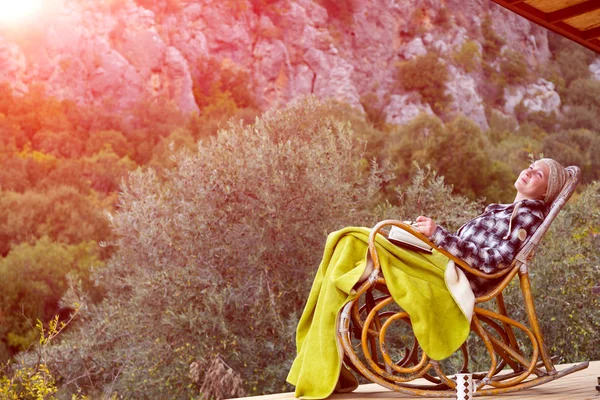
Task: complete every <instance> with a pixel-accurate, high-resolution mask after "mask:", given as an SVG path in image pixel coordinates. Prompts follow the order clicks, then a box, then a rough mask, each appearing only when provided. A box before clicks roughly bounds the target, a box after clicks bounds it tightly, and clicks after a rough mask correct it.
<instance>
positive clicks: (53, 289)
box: [0, 238, 102, 362]
mask: <svg viewBox="0 0 600 400" xmlns="http://www.w3.org/2000/svg"><path fill="white" fill-rule="evenodd" d="M101 265H102V262H101V261H100V249H99V247H98V245H97V244H96V243H94V242H89V243H81V244H79V245H72V246H69V245H65V244H61V243H54V242H52V241H50V240H49V239H48V238H42V239H40V240H39V241H37V242H36V243H35V244H34V245H29V244H27V243H22V244H20V245H18V246H14V247H13V248H12V249H11V252H10V253H9V254H8V256H6V257H4V258H2V259H0V347H2V348H4V351H2V353H4V356H5V357H6V356H10V355H12V354H15V353H16V352H17V351H21V350H25V349H27V348H29V346H30V345H31V344H32V343H33V342H34V341H35V340H36V337H37V336H38V332H37V330H36V329H35V328H34V323H35V321H36V320H40V321H44V322H47V321H49V320H50V319H51V318H52V317H53V316H54V315H55V314H56V313H59V312H63V313H64V312H67V310H61V307H60V306H59V300H60V299H61V298H62V297H63V295H64V293H65V291H66V289H67V274H72V275H73V276H78V277H79V279H81V280H82V281H83V282H85V285H86V288H87V289H88V290H90V289H91V286H92V285H91V282H90V279H89V275H90V270H91V268H92V267H93V266H96V267H99V266H101ZM92 293H93V295H94V297H95V298H96V299H97V298H98V297H99V293H98V292H97V291H96V290H92ZM92 293H91V294H92ZM4 361H6V358H4V357H3V358H2V359H0V362H4Z"/></svg>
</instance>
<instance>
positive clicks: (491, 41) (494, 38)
mask: <svg viewBox="0 0 600 400" xmlns="http://www.w3.org/2000/svg"><path fill="white" fill-rule="evenodd" d="M481 34H482V35H483V60H484V61H486V62H493V61H495V60H496V59H497V58H499V56H500V50H501V49H502V46H504V44H505V43H506V41H505V40H504V39H503V38H502V37H500V36H499V35H498V34H497V33H496V31H495V30H494V27H493V24H492V18H491V17H490V15H489V14H488V15H486V16H485V18H484V19H483V21H481Z"/></svg>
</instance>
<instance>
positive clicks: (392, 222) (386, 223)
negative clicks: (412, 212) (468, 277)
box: [369, 219, 512, 279]
mask: <svg viewBox="0 0 600 400" xmlns="http://www.w3.org/2000/svg"><path fill="white" fill-rule="evenodd" d="M385 226H396V227H398V228H400V229H403V230H405V231H407V232H409V233H410V234H412V235H414V236H416V237H417V238H419V239H421V240H422V241H424V242H425V243H427V244H428V245H430V246H431V247H432V248H434V249H436V250H437V251H439V252H440V253H442V254H443V255H445V256H446V257H448V258H449V259H451V260H452V261H454V262H455V263H456V264H457V265H458V266H460V267H461V268H462V269H463V270H465V271H467V272H469V273H471V274H473V275H476V276H479V277H482V278H485V279H496V278H499V277H501V276H504V275H506V274H507V273H508V272H509V271H511V270H512V268H504V269H501V270H500V271H497V272H494V273H492V274H487V273H485V272H483V271H480V270H478V269H476V268H473V267H471V266H469V264H467V263H466V262H464V261H463V260H461V259H460V258H458V257H456V256H455V255H453V254H451V253H449V252H448V251H447V250H445V249H443V248H441V247H438V246H437V245H436V244H435V243H433V242H432V241H430V240H429V238H428V237H427V236H425V235H423V234H422V233H421V232H419V231H417V230H416V229H414V228H413V227H412V226H410V225H408V224H405V223H404V222H402V221H397V220H393V219H388V220H385V221H381V222H379V223H378V224H377V225H375V226H374V227H373V228H372V229H371V234H370V235H369V253H370V254H371V258H372V259H373V268H374V269H375V270H378V269H379V268H380V266H379V257H378V255H377V250H376V247H375V237H376V236H377V234H378V233H379V231H380V230H381V229H382V228H383V227H385Z"/></svg>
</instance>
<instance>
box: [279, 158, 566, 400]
mask: <svg viewBox="0 0 600 400" xmlns="http://www.w3.org/2000/svg"><path fill="white" fill-rule="evenodd" d="M567 178H568V172H567V171H566V170H565V169H564V168H563V167H562V166H561V165H560V164H559V163H558V162H556V161H554V160H552V159H549V158H544V159H541V160H538V161H536V162H534V163H533V164H531V165H530V166H529V168H527V169H525V170H523V171H522V172H521V173H520V174H519V177H518V179H517V180H516V182H515V184H514V186H515V188H516V190H517V195H516V197H515V200H514V202H513V203H512V204H491V205H489V206H488V207H487V208H486V209H485V212H484V213H483V214H481V215H480V216H478V217H476V218H474V219H473V220H471V221H469V222H467V223H466V224H465V225H463V226H462V227H461V228H460V229H459V230H458V232H456V233H455V234H452V233H450V232H448V231H447V230H445V229H444V228H442V227H441V226H439V225H437V224H436V223H435V221H433V220H432V219H431V218H428V217H426V216H419V217H417V219H416V222H415V224H414V226H415V228H416V229H417V230H418V231H419V232H421V233H422V234H424V235H425V236H427V237H429V238H430V240H431V241H432V242H433V243H435V244H436V245H437V246H438V247H441V248H443V249H445V250H447V251H448V252H449V253H451V254H453V255H455V256H457V257H458V258H460V259H462V260H464V261H465V262H466V263H467V264H469V265H470V266H471V267H473V268H477V269H480V270H482V271H484V272H487V273H490V272H494V271H496V270H497V269H500V268H505V267H507V266H508V265H510V264H511V262H512V260H513V258H514V257H515V256H516V254H517V252H518V250H519V248H520V246H521V244H522V243H523V242H524V241H525V239H526V238H527V237H528V236H529V235H531V234H532V233H533V232H534V231H535V229H536V228H537V227H538V226H539V225H540V224H541V223H542V221H543V219H544V216H545V214H546V211H547V206H549V205H550V204H551V203H552V202H553V201H554V199H555V198H556V197H557V196H558V194H559V193H560V191H561V190H562V187H563V186H564V184H565V182H566V180H567ZM368 236H369V230H368V229H366V228H345V229H343V230H340V231H338V232H334V233H332V234H330V235H329V237H328V238H327V243H326V246H325V253H324V257H323V261H322V262H321V265H320V266H319V270H318V271H317V274H316V276H315V280H314V282H313V287H312V289H311V292H310V295H309V298H308V300H307V304H306V307H305V309H304V312H303V314H302V316H301V318H300V321H299V323H298V328H297V331H296V347H297V356H296V359H295V360H294V363H293V365H292V367H291V369H290V372H289V374H288V377H287V380H288V382H290V383H291V384H293V385H295V386H296V393H295V395H296V397H302V398H305V399H318V398H325V397H328V396H329V395H330V394H331V393H332V392H333V391H334V389H349V390H352V389H353V388H355V387H356V385H357V383H356V380H355V378H354V377H353V376H351V374H350V373H349V372H348V371H347V370H346V369H345V368H342V361H341V360H342V354H341V351H340V348H339V346H338V345H337V343H336V338H335V334H336V327H335V324H336V321H337V316H338V313H339V311H340V310H341V308H342V307H343V305H344V304H345V303H346V302H348V301H349V300H351V299H352V298H353V295H354V290H353V287H354V285H355V284H356V283H358V282H360V281H361V280H362V279H364V278H365V276H367V275H368V264H369V262H368V257H367V247H368ZM376 246H377V251H378V255H379V259H380V264H381V265H380V266H381V271H382V272H383V275H384V276H385V277H386V283H387V286H388V289H389V291H390V293H391V295H392V297H393V298H394V300H395V301H396V303H397V304H398V305H399V306H400V307H401V308H402V309H404V310H405V311H406V312H407V313H408V314H409V315H410V318H411V323H412V327H413V331H414V334H415V337H416V338H417V339H418V340H419V344H420V346H421V348H422V349H423V350H424V351H425V353H427V355H428V356H430V358H432V359H434V360H441V359H444V358H446V357H448V356H450V355H451V354H452V353H453V352H454V351H456V349H458V348H459V347H460V345H461V344H462V343H463V342H464V341H465V340H466V338H467V336H468V333H469V323H470V315H469V312H468V310H466V308H468V306H469V305H468V304H467V307H466V308H465V306H464V301H465V299H467V302H469V301H470V302H471V304H470V306H471V310H472V305H473V300H474V294H475V295H480V294H482V293H484V292H485V291H487V290H488V288H489V287H488V286H489V282H487V281H485V280H483V279H481V280H480V279H478V278H477V277H475V276H467V277H468V278H469V284H470V286H471V288H472V289H473V291H472V292H471V291H470V290H468V287H469V285H466V287H467V291H468V292H469V293H466V294H467V296H463V297H462V298H461V299H458V298H457V297H456V294H455V291H453V290H452V289H451V288H449V286H451V285H450V283H449V282H448V278H447V275H448V274H447V272H449V271H450V269H449V268H447V266H448V265H450V264H449V262H448V258H447V257H445V256H444V255H442V254H441V253H439V252H437V251H435V250H434V251H433V253H432V254H431V255H430V254H426V253H422V252H418V251H413V250H407V249H404V248H400V247H397V246H394V245H393V244H391V243H390V242H389V241H387V240H386V239H385V238H383V237H378V238H377V240H376ZM452 270H454V268H452ZM461 274H462V273H459V275H461ZM492 283H493V282H492ZM473 293H474V294H473ZM338 378H339V381H338ZM336 385H337V387H336ZM344 391H346V390H344Z"/></svg>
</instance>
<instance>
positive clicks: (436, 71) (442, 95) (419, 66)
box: [397, 53, 452, 115]
mask: <svg viewBox="0 0 600 400" xmlns="http://www.w3.org/2000/svg"><path fill="white" fill-rule="evenodd" d="M448 79H449V76H448V70H447V68H446V65H445V64H443V63H442V62H441V61H440V60H439V58H438V56H437V54H435V53H427V54H425V55H424V56H420V57H416V58H415V59H413V60H410V61H405V62H403V63H401V64H400V65H399V66H398V75H397V82H398V87H399V88H400V89H402V90H404V91H413V90H414V91H417V92H418V93H420V94H421V98H422V99H423V101H424V102H426V103H428V104H429V105H430V106H431V109H432V110H433V111H434V112H435V113H436V114H438V115H439V114H442V113H443V112H444V111H445V110H446V108H447V106H448V104H449V103H450V102H451V101H452V96H451V95H450V94H448V93H447V92H446V82H448Z"/></svg>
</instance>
